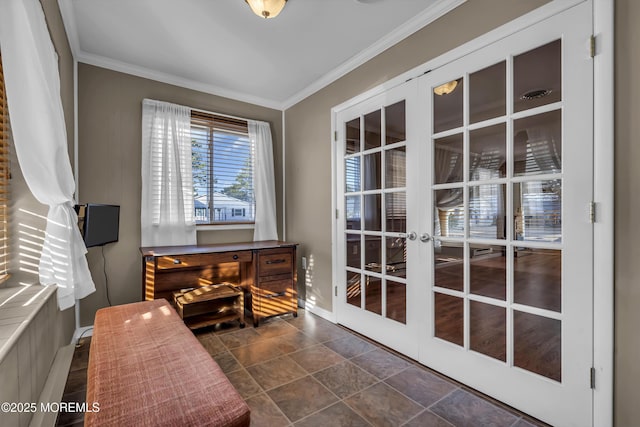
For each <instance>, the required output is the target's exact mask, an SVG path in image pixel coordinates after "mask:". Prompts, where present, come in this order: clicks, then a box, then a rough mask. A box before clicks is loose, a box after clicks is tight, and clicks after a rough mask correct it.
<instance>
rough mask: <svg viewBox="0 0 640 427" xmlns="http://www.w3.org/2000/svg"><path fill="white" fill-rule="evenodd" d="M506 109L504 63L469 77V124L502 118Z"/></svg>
mask: <svg viewBox="0 0 640 427" xmlns="http://www.w3.org/2000/svg"><path fill="white" fill-rule="evenodd" d="M506 109H507V77H506V62H505V61H502V62H498V63H497V64H494V65H492V66H490V67H487V68H485V69H483V70H480V71H476V72H475V73H472V74H470V75H469V122H470V123H477V122H481V121H483V120H488V119H493V118H494V117H500V116H504V115H505V113H506Z"/></svg>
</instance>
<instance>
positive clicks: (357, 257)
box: [345, 233, 362, 268]
mask: <svg viewBox="0 0 640 427" xmlns="http://www.w3.org/2000/svg"><path fill="white" fill-rule="evenodd" d="M345 242H346V248H345V250H346V254H347V266H348V267H353V268H362V258H361V253H362V249H361V246H362V245H361V243H360V235H359V234H351V233H346V235H345Z"/></svg>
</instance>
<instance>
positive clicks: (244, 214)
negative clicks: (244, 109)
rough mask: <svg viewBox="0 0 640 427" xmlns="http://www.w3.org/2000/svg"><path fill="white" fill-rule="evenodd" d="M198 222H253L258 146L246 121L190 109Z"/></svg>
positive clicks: (196, 216)
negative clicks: (255, 167) (254, 142)
mask: <svg viewBox="0 0 640 427" xmlns="http://www.w3.org/2000/svg"><path fill="white" fill-rule="evenodd" d="M191 148H192V171H193V189H194V205H195V206H194V209H195V218H196V224H230V223H253V222H254V220H255V197H254V183H253V176H254V166H255V147H254V144H253V141H251V140H250V139H249V134H248V128H247V121H246V120H243V119H236V118H231V117H226V116H221V115H217V114H211V113H205V112H201V111H194V110H192V112H191Z"/></svg>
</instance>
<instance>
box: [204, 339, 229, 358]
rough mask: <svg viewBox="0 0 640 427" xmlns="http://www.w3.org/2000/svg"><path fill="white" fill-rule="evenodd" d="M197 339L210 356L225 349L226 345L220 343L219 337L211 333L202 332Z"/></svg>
mask: <svg viewBox="0 0 640 427" xmlns="http://www.w3.org/2000/svg"><path fill="white" fill-rule="evenodd" d="M198 341H200V344H202V346H203V347H204V348H205V349H206V350H207V352H208V353H209V354H210V355H211V356H216V355H218V354H220V353H224V352H225V351H227V347H226V346H225V345H224V344H223V343H222V341H221V340H220V338H218V337H217V336H216V335H213V334H204V335H199V336H198Z"/></svg>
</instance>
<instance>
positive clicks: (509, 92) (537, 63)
mask: <svg viewBox="0 0 640 427" xmlns="http://www.w3.org/2000/svg"><path fill="white" fill-rule="evenodd" d="M584 6H585V5H582V6H581V7H576V8H574V10H572V11H570V12H565V14H566V15H567V16H570V15H571V14H574V13H575V14H576V16H582V17H583V18H581V19H585V20H586V21H587V22H588V20H589V18H588V17H586V16H585V15H588V7H584ZM574 19H575V17H574V18H567V20H565V21H564V22H565V23H566V22H573V20H574ZM561 21H562V18H559V17H555V18H552V19H550V20H549V21H546V22H545V23H544V24H540V25H539V28H531V29H528V30H525V31H523V32H521V33H518V34H515V35H513V36H511V37H508V38H507V39H504V40H503V41H501V42H497V43H495V44H494V45H492V46H488V47H486V48H484V49H482V50H480V51H477V52H474V53H473V54H471V55H468V56H466V57H464V58H462V59H460V60H458V61H454V62H453V63H450V64H448V65H446V66H443V67H442V68H441V69H438V70H435V71H433V72H432V73H430V74H428V75H425V76H424V77H423V78H422V79H423V82H422V84H423V92H422V93H423V99H422V100H423V102H425V103H426V104H427V105H428V106H429V107H430V109H431V110H430V112H429V113H428V120H427V122H428V126H429V129H428V133H429V135H430V137H429V138H428V141H429V142H428V149H427V150H426V153H425V162H426V163H427V164H429V165H430V167H428V168H426V170H425V171H424V174H425V180H424V181H423V182H424V183H425V187H424V192H423V193H424V194H425V196H426V197H425V199H426V200H427V201H428V202H427V203H428V204H427V214H426V216H425V218H424V224H425V228H426V229H427V230H428V232H429V233H431V235H432V236H433V239H432V241H431V242H430V243H429V246H428V251H427V253H425V254H424V258H423V259H424V260H425V261H427V262H425V263H423V264H425V265H428V266H429V268H427V269H425V270H424V275H425V276H426V277H427V278H428V280H427V282H428V283H427V286H428V288H429V292H428V296H427V298H428V301H429V307H430V312H429V316H428V319H427V323H428V325H427V329H426V331H425V340H424V345H423V347H422V349H421V361H423V362H424V363H425V364H427V365H429V366H432V367H434V368H435V369H436V370H441V371H442V372H444V373H445V374H447V375H451V376H453V377H454V378H456V379H459V380H460V381H462V382H464V383H466V384H468V385H470V386H471V387H475V388H478V389H480V390H481V391H484V392H485V393H488V394H490V395H492V396H495V397H497V398H498V399H500V400H502V401H504V402H507V403H509V404H512V405H513V406H516V407H518V408H519V409H522V410H523V411H525V412H529V413H531V414H533V415H534V416H537V417H540V418H542V419H544V420H546V421H548V422H551V423H553V424H556V423H557V424H562V425H564V424H570V423H575V422H576V419H575V416H576V415H575V414H576V413H578V412H579V413H580V414H581V415H578V416H584V417H585V418H584V420H588V419H589V416H590V415H585V414H586V413H588V412H589V411H587V410H586V409H579V408H578V406H580V405H584V407H583V408H587V407H589V405H590V404H591V403H590V402H591V400H590V396H591V391H590V389H589V388H588V384H586V383H585V381H584V378H586V377H588V374H589V368H590V363H591V350H590V349H591V348H592V342H591V336H590V334H588V333H585V329H587V330H588V329H589V328H590V327H591V326H590V325H591V318H592V312H591V311H590V310H591V303H590V301H591V295H592V294H591V293H592V278H591V272H590V271H589V268H588V266H589V265H590V263H591V256H592V255H591V254H592V246H591V245H592V244H591V240H590V236H591V233H592V228H591V225H590V224H589V223H588V222H587V221H586V219H587V218H586V216H585V212H586V210H587V206H588V204H589V202H590V197H591V191H592V189H591V186H592V179H593V176H592V170H591V167H592V165H591V159H592V155H593V153H592V141H593V139H592V135H591V130H590V128H589V127H588V126H584V125H583V123H581V121H583V120H587V121H588V120H589V117H591V114H592V106H591V98H590V93H591V88H592V81H591V80H590V79H589V76H591V64H590V62H589V60H588V59H587V57H586V56H581V55H580V54H577V52H579V49H580V46H582V43H583V42H584V40H587V39H588V34H589V33H588V31H589V27H588V25H584V26H583V28H582V29H581V31H583V32H582V33H580V31H577V30H576V31H575V33H572V31H571V30H570V29H568V28H567V27H566V26H562V24H561ZM543 28H544V29H543ZM553 34H556V36H555V37H554V36H553ZM563 73H564V74H563ZM585 267H586V268H585ZM578 277H580V279H578ZM578 349H581V350H578ZM578 366H579V368H578ZM569 390H571V392H570V391H569ZM542 396H545V398H542ZM578 396H580V397H578ZM578 400H580V401H581V402H582V403H581V404H580V405H577V404H576V402H577V401H578ZM536 402H538V403H536ZM544 402H546V403H544ZM553 405H556V406H557V407H564V409H553V410H550V409H549V408H550V406H553ZM556 406H554V408H556ZM569 407H572V408H573V409H572V410H569V409H568V408H569ZM554 411H555V412H557V413H552V412H554ZM572 417H574V418H573V419H572ZM568 420H570V422H568ZM586 422H587V424H588V421H586ZM578 425H580V423H578Z"/></svg>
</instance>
